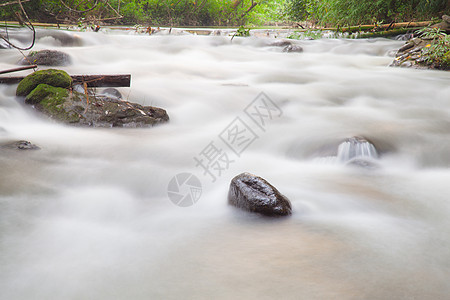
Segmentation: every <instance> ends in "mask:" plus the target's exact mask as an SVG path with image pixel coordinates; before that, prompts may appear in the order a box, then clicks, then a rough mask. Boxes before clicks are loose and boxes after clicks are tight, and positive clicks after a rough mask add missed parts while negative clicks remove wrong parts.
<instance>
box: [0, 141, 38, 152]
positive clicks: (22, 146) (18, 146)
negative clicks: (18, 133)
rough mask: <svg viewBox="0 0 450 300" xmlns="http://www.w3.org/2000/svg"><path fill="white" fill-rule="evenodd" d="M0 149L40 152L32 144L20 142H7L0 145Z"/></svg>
mask: <svg viewBox="0 0 450 300" xmlns="http://www.w3.org/2000/svg"><path fill="white" fill-rule="evenodd" d="M0 147H1V148H4V149H11V150H40V149H41V148H40V147H38V146H36V145H35V144H32V143H31V142H29V141H25V140H20V141H14V142H7V143H3V144H1V145H0Z"/></svg>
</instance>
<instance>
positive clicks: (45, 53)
mask: <svg viewBox="0 0 450 300" xmlns="http://www.w3.org/2000/svg"><path fill="white" fill-rule="evenodd" d="M30 64H36V65H39V66H68V65H70V64H72V59H71V58H70V56H69V55H68V54H67V53H64V52H61V51H57V50H41V51H31V52H30V53H29V54H28V55H27V56H26V57H25V58H23V59H22V60H21V61H19V65H30Z"/></svg>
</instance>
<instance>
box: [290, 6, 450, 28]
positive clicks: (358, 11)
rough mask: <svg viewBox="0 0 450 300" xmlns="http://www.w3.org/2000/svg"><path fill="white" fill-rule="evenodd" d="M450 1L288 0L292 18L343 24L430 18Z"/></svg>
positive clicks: (446, 8) (438, 13) (439, 12)
mask: <svg viewBox="0 0 450 300" xmlns="http://www.w3.org/2000/svg"><path fill="white" fill-rule="evenodd" d="M449 9H450V7H449V3H448V1H447V0H408V1H398V0H288V3H287V6H286V11H287V14H288V15H289V17H290V18H291V19H292V20H296V21H300V20H306V19H308V20H309V21H312V22H317V23H320V24H322V25H326V24H332V25H337V24H340V25H341V26H347V25H359V24H373V23H379V22H384V23H386V22H391V21H396V22H401V21H410V20H417V19H430V18H432V17H437V16H440V15H442V14H443V13H445V12H447V13H448V11H449Z"/></svg>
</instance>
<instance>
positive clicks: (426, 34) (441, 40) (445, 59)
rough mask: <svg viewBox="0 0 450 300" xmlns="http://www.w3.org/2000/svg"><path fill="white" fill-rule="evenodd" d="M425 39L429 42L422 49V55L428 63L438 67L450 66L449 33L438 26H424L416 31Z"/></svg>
mask: <svg viewBox="0 0 450 300" xmlns="http://www.w3.org/2000/svg"><path fill="white" fill-rule="evenodd" d="M417 32H418V33H419V34H421V37H422V38H423V39H425V40H430V43H429V44H428V45H426V46H425V47H424V48H423V49H422V57H424V58H425V61H426V62H427V63H429V64H433V65H435V66H436V67H438V68H442V69H446V68H450V35H448V34H446V33H445V32H443V31H441V30H440V29H439V28H430V27H427V28H424V29H421V30H418V31H417Z"/></svg>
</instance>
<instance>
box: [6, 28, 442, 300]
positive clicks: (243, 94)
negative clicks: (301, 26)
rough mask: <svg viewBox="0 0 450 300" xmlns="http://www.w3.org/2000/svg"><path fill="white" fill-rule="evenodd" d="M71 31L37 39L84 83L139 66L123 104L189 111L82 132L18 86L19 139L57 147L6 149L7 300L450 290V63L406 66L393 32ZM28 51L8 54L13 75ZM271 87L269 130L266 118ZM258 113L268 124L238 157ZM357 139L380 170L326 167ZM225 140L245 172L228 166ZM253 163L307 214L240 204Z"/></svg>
mask: <svg viewBox="0 0 450 300" xmlns="http://www.w3.org/2000/svg"><path fill="white" fill-rule="evenodd" d="M68 34H70V35H76V37H75V38H76V39H77V41H78V42H79V44H78V45H72V46H70V45H69V46H64V45H62V43H61V41H60V40H58V39H55V38H53V37H51V36H47V37H45V36H44V37H41V38H39V39H38V40H37V43H36V45H35V47H34V49H33V50H41V49H56V50H61V51H64V52H66V53H68V54H69V55H70V56H71V58H72V61H73V64H72V65H70V66H67V67H61V69H64V70H66V71H67V72H68V73H69V74H73V75H83V74H131V75H132V83H131V87H130V88H118V90H119V91H120V92H121V93H122V95H123V98H124V99H127V100H129V101H131V102H136V103H139V104H142V105H152V106H157V107H161V108H164V109H166V110H167V112H168V114H169V116H170V122H169V123H167V124H162V125H160V126H155V127H152V128H142V129H133V128H79V127H70V126H66V125H61V124H58V123H55V122H53V121H52V120H49V119H47V118H44V117H43V116H41V115H39V114H38V113H36V112H35V111H34V110H33V109H32V108H31V107H29V106H26V105H24V104H23V102H21V99H16V97H15V88H16V85H0V142H7V141H17V140H27V141H30V142H32V143H34V144H36V145H38V146H39V147H40V148H41V150H38V151H19V150H16V151H13V150H10V149H4V148H0V153H1V155H0V270H1V272H0V298H1V299H97V300H98V299H108V300H110V299H355V300H356V299H380V300H381V299H434V300H435V299H448V297H449V295H450V285H449V281H448V279H449V278H450V239H449V237H450V218H449V216H450V201H449V198H450V185H449V182H450V169H449V167H450V151H449V149H450V136H449V134H450V96H449V95H450V84H449V83H450V73H448V72H442V71H431V70H414V69H404V68H390V67H388V65H389V64H390V62H391V61H392V59H393V57H392V53H393V51H395V49H398V48H399V47H401V46H402V44H403V42H400V41H395V40H389V39H372V40H366V39H362V40H350V39H319V40H301V41H294V43H296V44H298V45H300V46H301V47H302V48H303V49H304V51H303V53H283V52H282V48H281V47H277V46H273V45H272V44H271V43H273V42H274V41H277V39H275V38H273V37H270V38H266V37H250V38H239V37H235V38H234V39H233V41H232V42H231V41H230V39H231V37H229V36H196V35H177V36H174V35H153V36H146V35H139V34H129V33H127V32H123V31H113V30H112V31H110V32H107V33H105V32H103V33H102V32H99V33H93V32H79V33H78V32H77V33H75V34H74V33H68ZM21 58H22V55H21V54H20V53H19V52H18V51H17V50H14V49H3V50H0V70H4V69H9V68H14V67H15V66H16V63H17V61H19V60H20V59H21ZM41 69H42V68H41ZM19 74H25V75H26V74H28V73H27V72H22V73H17V75H19ZM261 97H265V98H264V99H265V100H266V102H265V103H270V104H271V105H273V107H272V108H273V110H271V111H273V112H274V114H273V115H271V117H270V118H268V119H267V118H266V119H265V123H264V124H263V126H261V123H258V122H257V121H255V120H253V119H252V118H251V117H250V116H251V114H247V113H246V112H248V109H249V108H250V109H251V108H255V107H256V106H255V105H256V104H255V103H259V102H255V101H260V100H261ZM266 113H269V110H267V111H266ZM238 123H239V124H240V125H242V124H244V125H245V126H247V127H246V128H247V129H250V130H248V132H252V133H253V134H252V135H250V136H247V137H246V138H245V139H243V140H242V143H244V142H245V143H247V144H245V143H244V144H242V143H240V144H239V146H238V148H233V147H230V145H229V144H227V140H226V138H224V136H225V135H226V133H227V132H229V131H227V130H230V128H233V126H234V125H236V124H237V125H239V124H238ZM353 136H362V137H364V138H367V139H368V140H370V141H372V142H373V143H374V145H375V147H376V148H377V150H378V155H377V157H376V162H377V166H378V167H377V168H375V169H365V168H360V167H355V166H349V165H346V164H343V163H339V160H336V159H334V160H333V159H326V158H327V157H328V158H330V157H336V155H337V152H338V147H339V144H340V143H342V142H343V141H344V140H345V139H347V138H351V137H353ZM249 139H250V140H249ZM212 145H214V146H215V148H214V149H217V153H219V154H220V155H225V156H227V158H228V164H227V165H225V167H224V166H223V165H222V169H220V170H219V169H212V170H210V171H211V173H208V172H206V170H205V169H203V168H202V167H201V164H199V163H198V161H199V158H201V157H202V155H203V157H206V156H204V155H205V154H208V153H209V154H211V152H210V151H212V149H213V148H211V146H212ZM244 146H245V147H244ZM208 147H209V148H208ZM341 149H342V147H341ZM208 151H209V152H208ZM370 151H372V150H370ZM217 153H216V154H217ZM219 154H217V155H219ZM221 157H222V156H221ZM196 159H197V160H196ZM219 171H220V172H219ZM242 172H250V173H253V174H256V175H258V176H261V177H263V178H265V179H266V180H268V181H269V182H270V183H271V184H273V185H274V186H276V188H277V189H278V190H279V191H280V192H281V193H283V194H284V195H285V196H286V197H287V198H289V199H290V201H291V203H292V216H291V217H288V218H279V219H270V218H266V217H262V216H259V215H256V214H250V213H247V212H243V211H240V210H238V209H236V208H234V207H230V206H229V205H228V204H227V194H228V187H229V183H230V180H231V179H232V178H233V177H234V176H236V175H237V174H240V173H242ZM182 173H188V174H192V175H194V176H195V177H196V178H197V179H198V180H199V181H200V183H201V187H198V186H197V190H196V192H197V193H196V194H195V195H196V196H195V197H196V199H195V201H194V202H195V203H194V204H193V205H185V206H187V207H181V206H178V205H175V204H174V203H173V202H172V201H171V199H170V198H169V197H168V189H171V185H170V184H169V183H170V182H171V180H172V179H173V178H174V176H176V175H177V174H182ZM179 192H180V193H185V192H186V193H189V192H192V190H182V189H180V191H179Z"/></svg>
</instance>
